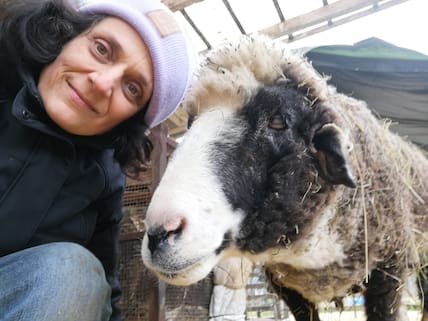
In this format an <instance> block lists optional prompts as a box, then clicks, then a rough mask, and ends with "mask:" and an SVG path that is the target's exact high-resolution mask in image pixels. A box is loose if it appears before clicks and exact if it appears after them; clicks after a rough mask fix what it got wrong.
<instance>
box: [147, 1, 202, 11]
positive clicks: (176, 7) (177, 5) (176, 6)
mask: <svg viewBox="0 0 428 321" xmlns="http://www.w3.org/2000/svg"><path fill="white" fill-rule="evenodd" d="M141 1H144V0H141ZM201 1H203V0H161V2H162V3H163V4H164V5H166V6H167V7H168V8H169V9H170V10H171V11H172V12H175V11H180V10H183V9H184V8H186V7H188V6H191V5H192V4H194V3H197V2H201Z"/></svg>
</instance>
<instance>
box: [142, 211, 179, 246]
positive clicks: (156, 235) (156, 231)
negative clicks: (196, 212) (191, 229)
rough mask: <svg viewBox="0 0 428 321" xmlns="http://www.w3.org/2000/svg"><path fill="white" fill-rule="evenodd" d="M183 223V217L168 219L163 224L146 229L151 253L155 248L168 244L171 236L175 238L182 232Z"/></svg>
mask: <svg viewBox="0 0 428 321" xmlns="http://www.w3.org/2000/svg"><path fill="white" fill-rule="evenodd" d="M184 225H185V220H184V218H178V219H174V220H170V221H168V222H167V223H165V224H164V225H163V226H158V227H156V228H151V229H149V231H147V237H148V239H149V244H148V247H149V250H150V252H151V253H152V254H153V253H154V252H155V251H156V250H157V249H161V248H163V247H164V246H165V245H168V242H169V241H170V240H171V237H174V239H175V238H177V237H179V236H180V235H181V233H182V232H183V229H184Z"/></svg>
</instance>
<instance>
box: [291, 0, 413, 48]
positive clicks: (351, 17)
mask: <svg viewBox="0 0 428 321" xmlns="http://www.w3.org/2000/svg"><path fill="white" fill-rule="evenodd" d="M406 1H409V0H391V1H389V2H383V3H381V4H378V5H376V6H373V7H371V8H368V9H367V10H363V11H356V12H355V13H354V14H351V15H347V16H346V17H343V18H338V19H337V20H334V22H333V21H331V22H330V21H329V23H328V24H324V25H321V26H318V27H314V28H312V29H310V30H307V31H304V32H301V33H297V34H294V35H293V38H289V39H284V40H283V41H284V42H292V41H296V40H299V39H303V38H306V37H309V36H312V35H314V34H317V33H320V32H323V31H326V30H328V29H331V28H334V27H338V26H340V25H343V24H345V23H348V22H351V21H354V20H357V19H360V18H363V17H365V16H368V15H370V14H373V13H375V12H378V11H381V10H384V9H388V8H390V7H392V6H395V5H397V4H400V3H403V2H406Z"/></svg>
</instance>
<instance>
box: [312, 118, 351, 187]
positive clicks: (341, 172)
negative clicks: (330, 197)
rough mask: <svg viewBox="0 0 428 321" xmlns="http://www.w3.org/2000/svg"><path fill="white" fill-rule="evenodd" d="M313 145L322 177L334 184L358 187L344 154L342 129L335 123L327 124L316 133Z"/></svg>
mask: <svg viewBox="0 0 428 321" xmlns="http://www.w3.org/2000/svg"><path fill="white" fill-rule="evenodd" d="M312 143H313V147H314V148H315V153H314V154H315V157H316V158H317V159H318V164H319V166H320V169H321V175H322V177H323V178H324V179H326V180H327V181H328V182H330V183H332V184H344V185H346V186H349V187H356V184H355V179H354V177H353V175H352V173H351V170H350V168H349V164H348V162H347V160H346V157H345V155H344V153H343V146H342V142H341V129H340V128H339V127H337V126H336V125H335V124H333V123H329V124H325V125H323V126H322V127H321V128H320V129H319V130H318V131H316V132H315V135H314V137H313V141H312Z"/></svg>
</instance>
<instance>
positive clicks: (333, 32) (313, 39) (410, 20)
mask: <svg viewBox="0 0 428 321" xmlns="http://www.w3.org/2000/svg"><path fill="white" fill-rule="evenodd" d="M333 1H335V0H330V1H329V2H330V3H331V2H333ZM320 2H321V1H320V0H279V3H280V5H281V8H282V11H283V12H284V15H285V16H286V17H285V18H286V19H287V18H291V17H294V16H296V15H299V14H302V13H304V12H307V11H308V8H316V7H317V6H319V5H320ZM229 3H230V4H231V6H232V7H233V9H234V11H235V13H236V14H237V15H238V17H239V19H240V21H241V22H242V24H243V26H244V29H245V31H246V32H247V33H251V32H253V31H256V30H260V29H263V28H265V27H267V26H270V25H273V24H276V23H278V22H279V18H278V15H277V13H276V11H275V9H274V7H273V5H272V1H271V0H229ZM314 5H315V7H314ZM260 8H263V12H261V10H260ZM186 11H187V12H188V14H189V15H190V16H191V18H192V19H193V20H194V21H195V23H196V24H197V25H198V27H199V28H200V29H201V30H202V31H203V32H204V33H205V34H207V35H208V36H209V40H210V42H211V43H212V44H213V45H215V44H217V43H219V42H221V41H223V40H224V39H225V38H230V39H233V38H234V37H237V36H238V35H239V30H238V29H237V27H236V25H235V23H234V22H233V21H232V20H231V19H226V18H219V15H220V14H224V16H225V17H226V16H227V14H225V13H227V11H226V9H225V8H224V5H222V1H221V0H204V1H203V2H200V3H196V4H194V5H192V6H190V7H189V8H187V9H186ZM177 14H178V15H179V13H177ZM287 14H288V16H287ZM427 15H428V0H409V1H407V2H404V3H401V4H398V5H395V6H392V7H390V8H388V9H385V10H381V11H379V12H376V13H373V14H370V15H368V16H366V17H363V18H360V19H357V20H355V21H352V22H349V23H346V24H343V25H340V26H338V27H335V28H332V29H330V30H328V31H324V32H321V33H318V34H315V35H313V36H310V37H307V38H304V39H301V40H297V41H294V42H291V43H290V47H291V48H302V47H312V46H319V45H331V44H345V45H346V44H349V45H352V44H354V43H356V42H359V41H361V40H364V39H367V38H370V37H377V38H380V39H383V40H385V41H387V42H390V43H392V44H394V45H397V46H400V47H405V48H408V49H413V50H416V51H419V52H421V53H424V54H426V55H428V36H427V35H426V33H427V31H428V19H427ZM180 19H182V17H181V18H180ZM182 21H184V19H182ZM186 29H188V31H189V34H190V37H191V39H192V42H193V44H194V46H195V48H196V49H197V50H198V51H199V50H202V49H205V46H204V44H203V43H202V42H201V40H200V39H199V38H198V36H197V35H196V33H194V32H193V30H191V29H189V28H186Z"/></svg>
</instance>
